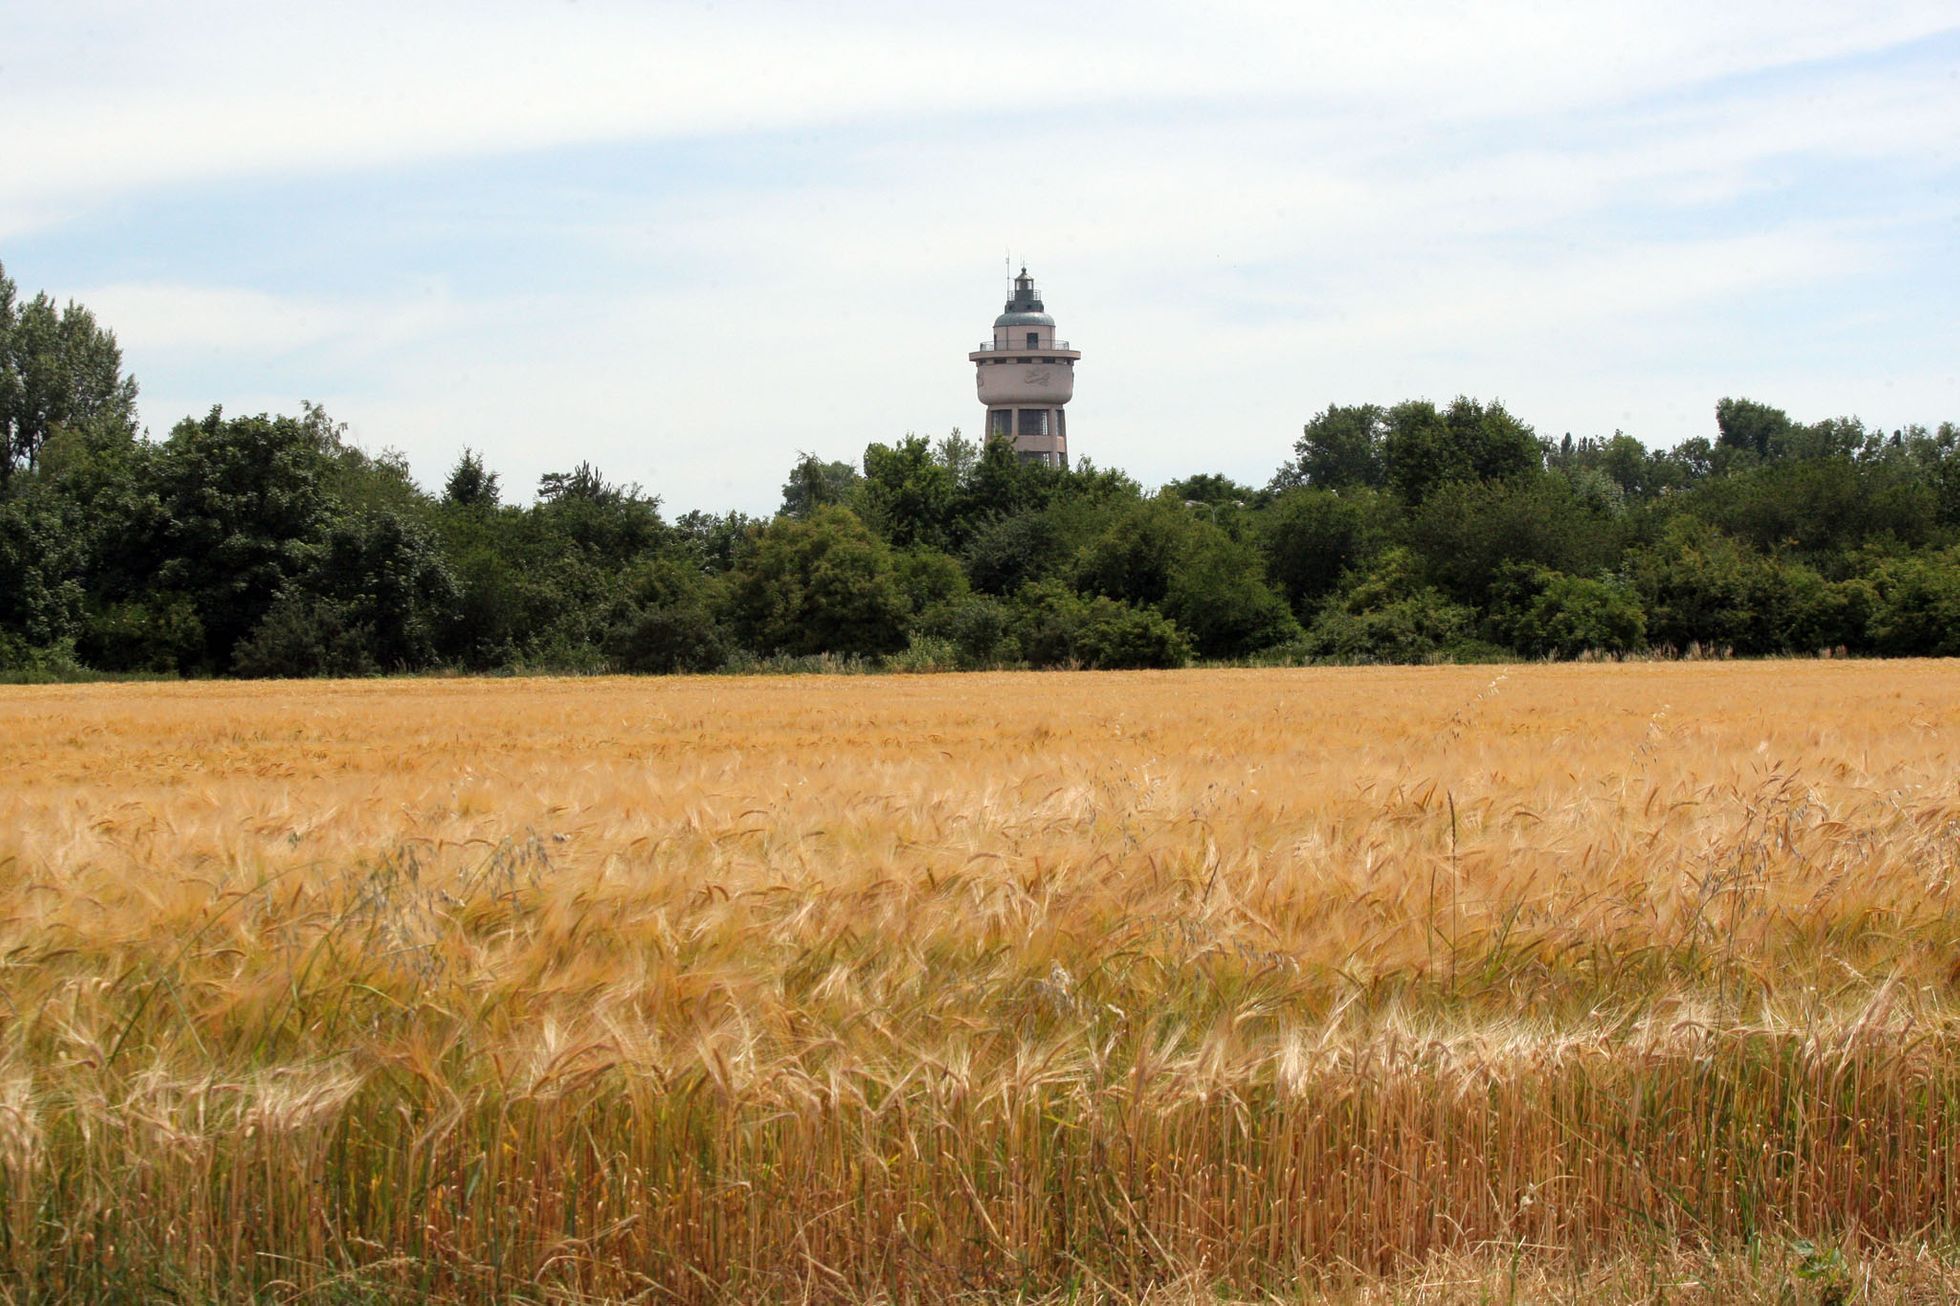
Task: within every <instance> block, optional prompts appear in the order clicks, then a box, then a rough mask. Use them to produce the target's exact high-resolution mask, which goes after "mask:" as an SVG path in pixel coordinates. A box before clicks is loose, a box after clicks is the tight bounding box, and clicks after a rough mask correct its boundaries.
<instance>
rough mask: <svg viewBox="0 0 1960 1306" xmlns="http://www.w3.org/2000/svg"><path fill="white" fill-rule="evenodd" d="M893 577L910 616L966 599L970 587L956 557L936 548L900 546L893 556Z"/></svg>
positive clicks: (970, 589) (916, 616) (914, 617)
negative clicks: (905, 547)
mask: <svg viewBox="0 0 1960 1306" xmlns="http://www.w3.org/2000/svg"><path fill="white" fill-rule="evenodd" d="M892 578H893V580H895V581H896V582H897V584H898V589H899V593H901V594H903V595H904V596H905V608H906V611H907V612H908V613H909V614H910V616H911V617H912V618H913V619H916V618H918V617H919V616H920V615H921V614H923V613H925V612H928V611H930V610H932V609H933V608H936V607H939V606H941V605H944V604H948V603H954V602H957V601H959V600H960V599H963V598H965V597H966V596H967V595H968V594H969V593H970V592H971V591H972V588H973V587H972V586H971V585H969V584H968V583H967V579H966V572H965V571H964V570H962V569H961V567H960V563H959V559H957V558H954V557H951V556H949V555H947V554H944V553H941V552H939V551H938V550H937V549H901V550H899V551H898V552H896V553H894V554H893V555H892Z"/></svg>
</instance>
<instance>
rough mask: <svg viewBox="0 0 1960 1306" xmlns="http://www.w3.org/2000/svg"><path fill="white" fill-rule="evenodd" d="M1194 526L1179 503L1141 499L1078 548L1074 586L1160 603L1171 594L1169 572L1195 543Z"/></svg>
mask: <svg viewBox="0 0 1960 1306" xmlns="http://www.w3.org/2000/svg"><path fill="white" fill-rule="evenodd" d="M1198 529H1199V523H1198V522H1197V520H1196V519H1195V518H1194V517H1193V515H1192V513H1191V512H1190V510H1188V509H1187V508H1185V507H1184V506H1183V505H1182V504H1179V503H1176V502H1174V501H1172V500H1168V499H1161V498H1160V499H1152V500H1150V501H1149V502H1147V503H1140V504H1138V505H1136V506H1135V507H1133V508H1131V509H1130V510H1129V511H1128V512H1126V513H1124V514H1123V515H1122V516H1121V517H1119V518H1117V519H1116V521H1115V522H1113V523H1111V525H1110V526H1109V527H1108V529H1106V530H1104V531H1103V532H1102V533H1101V534H1100V535H1098V536H1096V537H1095V538H1094V539H1092V540H1090V541H1089V544H1088V546H1087V547H1086V548H1084V549H1083V550H1082V552H1081V554H1080V556H1079V557H1078V558H1077V560H1076V567H1075V583H1076V586H1077V588H1079V589H1081V590H1082V591H1083V592H1084V593H1087V594H1100V595H1103V596H1104V597H1106V598H1112V599H1119V600H1121V601H1122V602H1125V603H1132V604H1156V603H1162V602H1163V601H1164V597H1165V595H1167V594H1169V593H1170V587H1171V570H1172V568H1173V567H1175V566H1176V564H1177V560H1178V558H1179V557H1180V556H1181V555H1182V554H1183V553H1184V552H1185V551H1186V550H1187V549H1188V548H1190V547H1191V545H1192V544H1193V543H1194V537H1195V536H1196V534H1197V532H1198Z"/></svg>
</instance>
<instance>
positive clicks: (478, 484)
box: [442, 449, 503, 510]
mask: <svg viewBox="0 0 1960 1306" xmlns="http://www.w3.org/2000/svg"><path fill="white" fill-rule="evenodd" d="M502 500H503V494H502V491H501V490H500V489H499V487H498V485H497V473H495V472H493V471H491V470H489V469H488V468H486V467H485V466H484V465H483V455H482V454H480V453H478V452H477V451H476V450H474V449H464V450H463V452H462V454H461V456H459V457H458V458H457V459H456V465H455V466H454V467H453V468H451V469H450V471H449V479H448V480H447V481H445V482H443V487H442V501H443V502H444V503H446V504H449V505H450V506H451V507H455V508H470V509H479V510H488V509H491V508H495V507H497V506H498V504H499V503H501V502H502Z"/></svg>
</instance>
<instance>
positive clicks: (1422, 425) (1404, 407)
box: [1382, 395, 1544, 504]
mask: <svg viewBox="0 0 1960 1306" xmlns="http://www.w3.org/2000/svg"><path fill="white" fill-rule="evenodd" d="M1385 420H1386V430H1385V431H1384V433H1383V436H1382V465H1383V475H1384V478H1385V480H1386V482H1387V484H1388V485H1389V486H1390V488H1392V489H1394V490H1395V491H1396V492H1397V493H1398V494H1400V495H1401V496H1402V498H1403V500H1404V501H1405V502H1407V503H1409V504H1420V503H1422V502H1423V501H1424V500H1426V499H1428V498H1429V496H1430V495H1431V494H1432V493H1434V492H1435V491H1436V490H1437V489H1438V488H1439V487H1440V486H1443V485H1447V484H1449V483H1451V482H1455V481H1490V480H1510V479H1513V478H1521V477H1527V476H1530V475H1532V474H1534V473H1536V472H1538V471H1540V470H1541V469H1542V468H1543V465H1544V450H1543V448H1542V447H1541V446H1540V445H1539V443H1538V437H1537V436H1536V435H1535V434H1534V433H1533V432H1532V429H1531V428H1530V427H1529V426H1526V425H1525V424H1524V423H1523V422H1520V421H1519V420H1518V419H1517V418H1515V417H1513V416H1511V414H1510V413H1509V412H1507V411H1506V410H1505V408H1504V405H1503V404H1501V403H1497V402H1494V401H1493V402H1492V403H1489V404H1484V403H1481V402H1479V401H1478V400H1475V399H1471V398H1469V397H1467V396H1462V395H1459V396H1458V397H1457V398H1456V399H1455V400H1453V401H1452V402H1451V404H1450V406H1449V408H1448V409H1447V410H1443V411H1438V410H1437V408H1436V405H1434V404H1432V403H1430V402H1428V401H1427V400H1411V401H1409V402H1407V403H1401V404H1397V405H1395V407H1393V408H1391V409H1389V410H1388V413H1387V415H1386V419H1385Z"/></svg>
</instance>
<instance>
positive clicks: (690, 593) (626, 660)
mask: <svg viewBox="0 0 1960 1306" xmlns="http://www.w3.org/2000/svg"><path fill="white" fill-rule="evenodd" d="M625 588H626V595H625V597H624V598H623V599H622V600H621V602H620V604H619V606H618V608H617V609H616V611H615V612H614V615H613V618H612V622H611V624H610V626H609V627H608V629H607V631H606V635H605V641H604V646H605V651H606V656H607V657H608V658H609V659H610V660H611V661H612V664H613V666H614V667H615V668H616V669H617V670H620V671H634V672H652V673H655V674H660V675H670V674H673V673H675V672H682V671H711V670H713V669H714V668H715V667H717V666H719V665H721V662H722V659H723V658H724V657H725V656H726V655H727V646H726V644H725V642H724V641H723V639H722V633H721V627H720V625H719V624H718V623H717V622H716V621H715V618H714V613H713V612H712V611H711V610H710V607H709V602H708V594H707V590H708V587H707V584H706V582H705V580H704V578H703V577H702V576H701V574H700V573H699V572H698V571H695V570H694V569H693V568H691V567H689V566H687V565H686V564H684V563H680V562H676V561H673V560H671V559H664V558H663V559H657V560H655V561H652V562H647V563H642V564H641V565H640V566H639V567H638V568H636V569H635V570H634V571H633V572H632V573H631V574H629V576H628V579H627V581H626V586H625Z"/></svg>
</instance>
